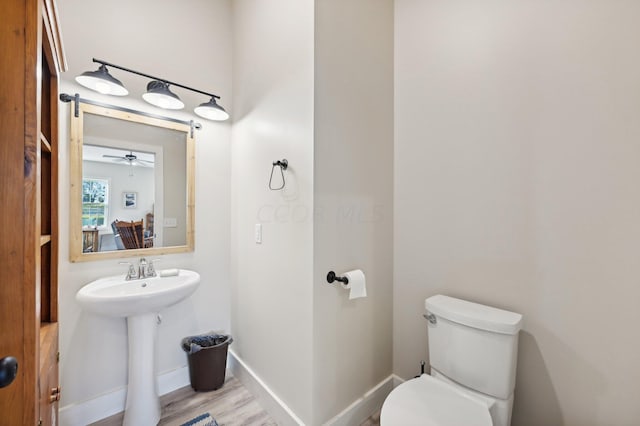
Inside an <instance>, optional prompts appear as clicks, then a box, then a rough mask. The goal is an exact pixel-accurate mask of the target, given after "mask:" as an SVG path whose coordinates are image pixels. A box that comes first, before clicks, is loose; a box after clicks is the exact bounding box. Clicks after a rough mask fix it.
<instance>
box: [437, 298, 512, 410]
mask: <svg viewBox="0 0 640 426" xmlns="http://www.w3.org/2000/svg"><path fill="white" fill-rule="evenodd" d="M425 309H426V311H427V317H428V319H429V321H427V324H428V328H429V335H428V340H429V360H430V366H431V368H434V369H435V370H437V371H438V372H439V373H441V374H444V375H445V376H447V377H448V378H449V379H451V380H453V381H454V382H457V383H459V384H461V385H463V386H466V387H468V388H471V389H473V390H476V391H478V392H481V393H484V394H487V395H491V396H493V397H496V398H500V399H508V398H509V397H510V396H511V394H512V393H513V388H514V387H515V383H516V361H517V357H518V332H519V331H520V328H521V327H522V315H520V314H516V313H514V312H509V311H504V310H502V309H497V308H492V307H490V306H485V305H480V304H478V303H472V302H468V301H466V300H461V299H456V298H453V297H448V296H443V295H437V296H432V297H429V298H428V299H427V300H425ZM434 316H435V318H434Z"/></svg>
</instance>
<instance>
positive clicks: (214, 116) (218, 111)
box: [193, 96, 229, 121]
mask: <svg viewBox="0 0 640 426" xmlns="http://www.w3.org/2000/svg"><path fill="white" fill-rule="evenodd" d="M193 111H194V112H195V113H196V114H198V115H199V116H200V117H202V118H206V119H207V120H214V121H224V120H226V119H227V118H229V113H227V111H225V110H224V108H222V107H221V106H220V105H218V103H217V102H216V98H215V96H212V97H211V100H210V101H209V102H205V103H202V104H200V105H198V106H197V107H196V108H195V109H194V110H193Z"/></svg>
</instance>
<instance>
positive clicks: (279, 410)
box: [227, 349, 304, 426]
mask: <svg viewBox="0 0 640 426" xmlns="http://www.w3.org/2000/svg"><path fill="white" fill-rule="evenodd" d="M227 366H228V367H229V369H230V370H231V373H232V374H233V375H234V376H235V377H236V378H237V379H238V380H240V382H241V383H242V384H243V385H244V387H246V388H247V390H249V392H250V393H251V394H252V395H254V396H255V397H256V398H258V400H259V401H260V403H261V405H262V406H263V407H264V409H265V410H267V412H268V413H269V414H270V415H271V417H273V419H274V420H275V421H276V422H277V423H278V425H280V426H304V422H303V421H302V420H300V419H299V418H298V416H296V414H295V413H294V412H293V410H291V409H290V408H289V407H288V406H287V404H285V403H284V401H282V400H281V399H280V398H279V397H278V395H276V394H275V393H273V391H272V390H271V389H270V388H269V387H268V386H267V384H266V383H265V382H263V381H262V379H260V377H258V375H256V373H254V372H253V370H252V369H251V368H250V367H249V366H248V365H247V364H246V363H245V362H244V361H243V360H242V358H240V357H239V356H238V355H237V354H236V353H235V352H234V351H233V349H229V359H228V360H227Z"/></svg>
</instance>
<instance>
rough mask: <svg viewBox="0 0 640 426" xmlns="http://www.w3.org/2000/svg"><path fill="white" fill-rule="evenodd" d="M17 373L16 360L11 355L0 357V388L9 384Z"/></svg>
mask: <svg viewBox="0 0 640 426" xmlns="http://www.w3.org/2000/svg"><path fill="white" fill-rule="evenodd" d="M17 375H18V360H17V359H15V358H14V357H12V356H5V357H4V358H2V359H0V388H3V387H5V386H9V385H10V384H11V382H13V379H15V378H16V376H17Z"/></svg>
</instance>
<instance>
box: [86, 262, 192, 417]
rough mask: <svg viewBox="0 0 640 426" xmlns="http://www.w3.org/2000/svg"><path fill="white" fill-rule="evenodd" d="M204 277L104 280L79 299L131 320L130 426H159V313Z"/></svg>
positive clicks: (100, 311) (93, 308) (104, 312)
mask: <svg viewBox="0 0 640 426" xmlns="http://www.w3.org/2000/svg"><path fill="white" fill-rule="evenodd" d="M199 284H200V274H198V273H197V272H194V271H188V270H185V269H180V270H179V271H178V275H174V276H170V277H152V278H143V279H136V280H130V281H127V280H125V277H124V276H122V275H118V276H114V277H107V278H101V279H98V280H96V281H93V282H90V283H89V284H87V285H85V286H84V287H82V288H81V289H80V290H79V291H78V293H77V294H76V300H77V301H78V303H79V304H80V305H81V306H82V307H83V309H85V310H87V311H89V312H93V313H96V314H100V315H106V316H111V317H126V318H127V329H128V332H129V337H128V339H129V385H128V388H127V405H126V408H125V412H124V423H123V424H124V425H125V426H129V425H155V424H157V423H158V421H160V399H159V397H158V391H157V383H156V374H155V345H156V334H157V325H158V322H157V320H158V312H159V311H160V310H161V309H163V308H166V307H168V306H171V305H174V304H176V303H178V302H180V301H181V300H184V299H185V298H187V297H188V296H190V295H191V294H192V293H193V292H194V291H195V290H196V288H197V287H198V285H199Z"/></svg>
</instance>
